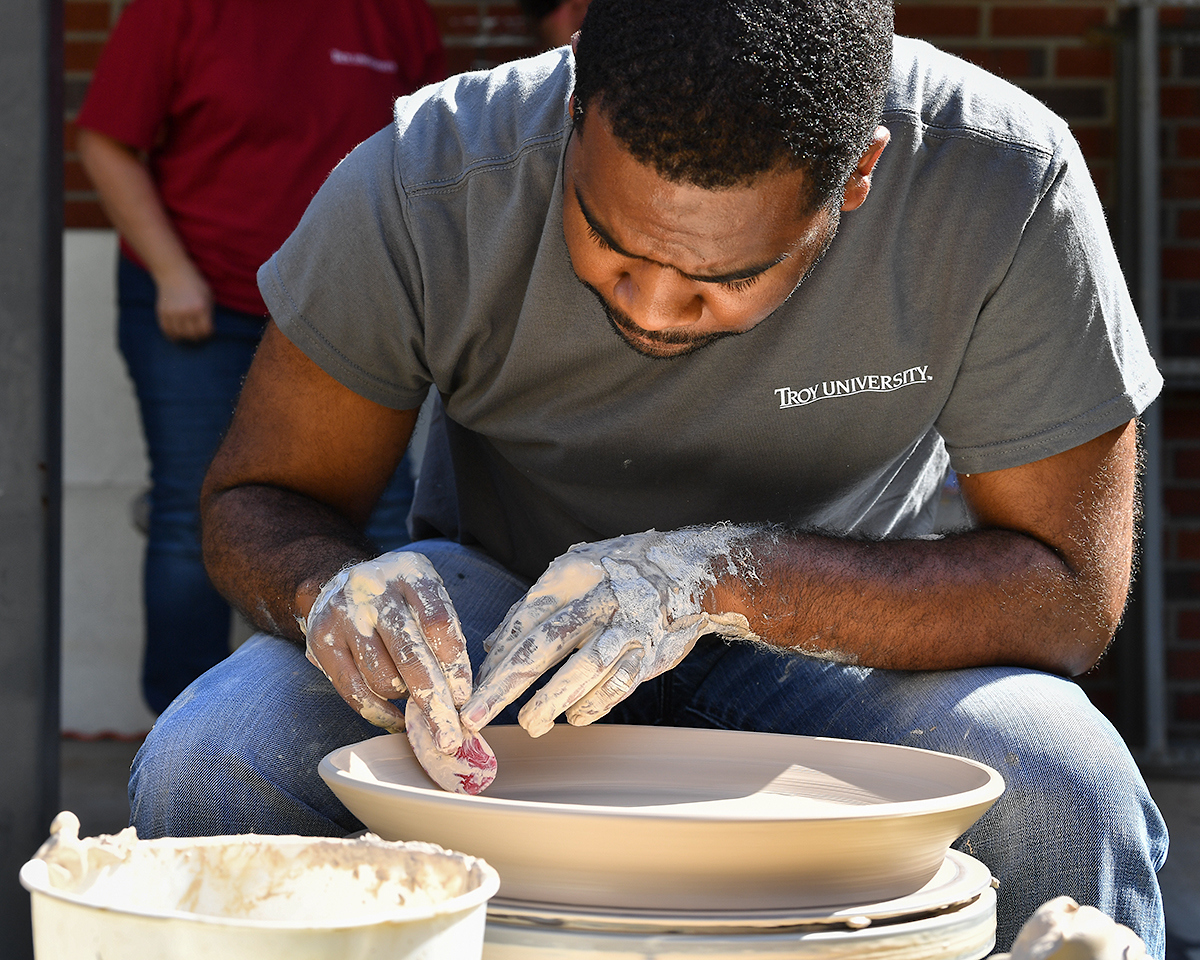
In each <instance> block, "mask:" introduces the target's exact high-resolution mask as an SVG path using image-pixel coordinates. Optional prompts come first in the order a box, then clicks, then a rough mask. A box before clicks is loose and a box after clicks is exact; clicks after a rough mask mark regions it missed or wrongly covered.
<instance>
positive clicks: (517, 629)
mask: <svg viewBox="0 0 1200 960" xmlns="http://www.w3.org/2000/svg"><path fill="white" fill-rule="evenodd" d="M604 578H605V572H604V568H603V567H601V566H600V564H599V563H596V562H594V561H592V560H587V559H580V558H576V557H567V558H559V559H558V560H556V561H555V562H554V563H552V564H551V565H550V567H549V569H547V570H546V572H545V573H544V574H542V576H541V577H539V578H538V581H537V582H536V583H535V584H534V585H533V586H532V587H530V588H529V592H528V593H526V594H525V596H524V597H522V598H521V599H520V600H518V601H517V602H516V603H514V604H513V605H512V607H511V608H510V609H509V611H508V614H507V615H506V616H505V618H504V620H503V622H502V623H501V624H500V626H498V627H497V628H496V629H495V630H493V631H492V633H491V635H490V636H489V637H488V638H487V639H486V640H485V641H484V642H483V647H484V649H485V650H487V651H488V658H487V660H485V661H484V664H483V667H482V669H481V671H480V682H481V683H482V682H483V681H484V680H486V679H487V673H486V671H487V670H488V668H489V665H490V664H496V663H501V662H504V661H505V660H506V659H507V658H508V656H509V654H510V653H511V651H512V650H513V649H514V648H515V647H516V646H518V645H519V644H520V643H521V641H522V640H523V639H524V638H525V637H526V636H527V635H528V634H529V633H530V631H532V630H533V629H535V628H536V627H538V626H539V625H540V624H542V623H545V622H546V621H547V620H549V619H550V618H551V617H553V616H554V615H555V613H556V612H557V611H558V610H561V609H563V608H564V607H567V606H569V605H570V604H571V603H572V602H573V601H575V600H576V599H578V598H580V597H583V596H585V595H586V594H588V593H589V592H591V591H592V590H593V589H594V588H595V587H596V586H597V584H599V583H601V582H602V581H603V580H604Z"/></svg>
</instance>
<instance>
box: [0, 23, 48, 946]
mask: <svg viewBox="0 0 1200 960" xmlns="http://www.w3.org/2000/svg"><path fill="white" fill-rule="evenodd" d="M62 29H63V16H62V0H0V930H2V931H4V940H3V947H0V953H3V955H4V956H6V957H12V958H14V960H17V958H22V960H23V958H27V957H28V958H31V957H32V956H33V939H32V936H31V925H30V915H29V895H28V894H27V893H26V892H25V891H24V890H23V889H22V888H21V886H20V884H19V883H18V881H17V873H18V871H19V869H20V866H21V864H22V863H24V862H25V861H26V860H27V859H29V856H30V855H31V854H32V853H33V851H34V850H35V849H36V848H37V846H38V844H39V843H40V842H41V841H42V840H43V839H44V838H45V837H46V835H47V830H48V827H49V822H50V818H51V817H52V816H53V815H54V813H55V812H57V811H56V809H55V808H56V807H57V804H58V736H59V734H58V724H59V579H60V577H59V567H60V560H61V557H60V552H61V548H60V543H61V537H60V529H61V525H60V508H61V449H62V437H61V430H62V427H61V424H62V417H61V407H62V404H61V395H62V390H61V380H62V374H61V370H62V361H61V358H62V222H63V221H62V130H63V94H62V87H63V80H62V77H63V61H62V56H63V55H62V50H63V35H62Z"/></svg>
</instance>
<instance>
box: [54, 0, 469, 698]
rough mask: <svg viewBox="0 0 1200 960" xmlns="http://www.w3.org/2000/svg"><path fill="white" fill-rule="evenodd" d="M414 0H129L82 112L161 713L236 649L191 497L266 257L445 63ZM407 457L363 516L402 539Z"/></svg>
mask: <svg viewBox="0 0 1200 960" xmlns="http://www.w3.org/2000/svg"><path fill="white" fill-rule="evenodd" d="M445 74H446V62H445V54H444V51H443V49H442V45H441V41H440V38H439V36H438V33H437V27H436V23H435V21H434V18H433V14H432V12H431V11H430V9H429V8H428V6H427V5H426V4H425V3H424V2H423V0H353V2H344V3H335V4H330V3H327V2H324V0H255V2H254V3H241V2H235V0H133V2H132V3H131V4H130V5H129V6H128V7H127V8H126V9H125V11H124V13H123V14H122V16H121V19H120V21H119V22H118V23H117V26H116V28H115V29H114V31H113V34H112V36H111V38H110V40H109V43H108V45H107V46H106V48H105V50H104V53H103V55H102V57H101V60H100V63H99V65H98V66H97V69H96V73H95V76H94V79H93V81H92V85H91V87H90V89H89V91H88V95H87V98H86V101H85V103H84V106H83V109H82V111H81V113H80V115H79V118H78V121H77V123H78V126H79V151H80V156H81V159H82V161H83V164H84V167H85V169H86V170H87V173H88V175H89V176H90V177H91V179H92V181H93V182H94V184H95V186H96V189H97V191H98V192H99V194H100V199H101V202H102V203H103V205H104V208H105V210H106V212H107V213H108V215H109V218H110V219H111V220H112V222H113V224H114V225H115V227H116V228H117V231H118V232H119V234H120V237H121V255H120V258H119V263H118V277H117V290H118V306H119V310H118V331H119V343H120V347H121V352H122V354H123V355H124V357H125V361H126V364H127V366H128V368H129V372H130V375H131V377H132V378H133V381H134V385H135V388H136V390H137V396H138V402H139V408H140V411H141V415H142V424H143V429H144V432H145V436H146V441H147V446H148V450H149V456H150V465H151V483H152V486H151V491H150V519H149V542H148V545H147V551H146V562H145V570H144V587H145V600H146V650H145V656H144V660H143V668H142V689H143V695H144V697H145V699H146V702H147V704H148V705H149V706H150V708H151V709H152V710H154V711H155V712H156V713H158V712H162V710H164V709H165V708H166V707H167V705H168V704H169V703H170V702H171V701H172V700H173V699H174V698H175V696H176V695H177V694H178V693H179V692H180V691H181V690H183V689H184V687H186V686H187V684H188V683H190V682H191V680H193V679H194V678H195V677H197V676H199V675H200V674H201V673H202V672H204V671H205V670H207V669H208V668H209V667H210V666H212V665H213V664H215V663H216V662H218V661H219V660H221V659H222V658H223V657H224V656H225V655H226V654H227V653H228V637H229V608H228V606H227V605H226V604H225V601H224V600H223V599H222V598H221V597H220V595H219V594H218V593H217V592H216V591H215V590H214V589H213V587H212V585H211V584H210V583H209V581H208V577H207V575H206V573H205V571H204V566H203V561H202V558H201V552H200V538H199V514H198V511H197V501H198V498H199V492H200V485H201V482H202V481H203V477H204V471H205V469H206V468H207V466H208V462H209V460H210V459H211V458H212V454H213V452H214V451H215V449H216V446H217V443H218V442H219V440H220V438H221V436H222V435H223V433H224V431H225V429H226V427H227V426H228V423H229V418H230V415H231V413H232V410H233V405H234V402H235V400H236V397H237V393H238V390H239V389H240V385H241V381H242V379H243V377H244V376H245V372H246V369H247V368H248V366H249V363H250V359H251V357H252V356H253V353H254V350H255V348H256V346H257V343H258V339H259V337H260V335H261V333H262V329H263V325H264V322H265V318H266V312H267V311H266V307H265V305H264V304H263V301H262V298H261V297H260V296H259V293H258V286H257V283H256V281H255V275H256V273H257V270H258V267H259V266H260V265H261V264H262V263H263V262H264V261H265V260H266V259H267V258H268V257H269V256H270V255H271V254H272V253H273V252H274V251H275V250H276V248H277V247H278V246H279V245H280V244H281V243H282V242H283V240H284V239H285V238H286V237H287V236H288V234H289V233H290V232H291V231H292V229H293V228H294V227H295V226H296V224H297V223H298V222H299V220H300V217H301V215H302V214H303V212H304V209H305V208H306V207H307V205H308V202H309V200H311V199H312V197H313V195H314V194H315V193H316V191H317V188H318V187H319V186H320V185H321V183H322V182H323V181H324V179H325V177H326V176H327V175H328V173H329V171H330V170H331V169H332V168H333V167H334V166H335V165H336V164H337V163H338V161H339V160H341V158H342V157H343V156H345V154H346V153H348V152H349V151H350V149H351V148H352V147H354V146H355V145H356V144H357V143H359V142H360V141H362V140H364V139H366V138H367V137H368V136H370V135H371V134H373V133H375V132H376V131H378V130H379V129H380V128H382V127H384V126H385V125H387V123H388V122H389V120H390V118H391V112H392V105H393V102H394V100H395V99H396V98H397V97H399V96H403V95H405V94H407V93H411V92H412V91H414V90H416V89H418V88H420V87H421V86H424V85H425V84H428V83H432V82H436V81H438V80H441V79H443V78H444V77H445ZM411 498H412V480H411V473H410V471H409V467H408V464H407V463H404V464H401V468H400V470H399V471H398V472H397V475H396V477H395V479H394V480H393V482H392V484H391V486H390V487H389V489H388V490H387V491H386V492H385V494H384V496H383V497H382V498H381V501H380V506H379V508H378V509H377V511H376V514H375V517H374V518H373V522H372V525H371V527H370V528H369V532H370V533H371V534H372V535H373V536H374V539H375V540H376V542H377V543H378V544H379V545H380V546H383V547H387V548H389V549H390V548H391V546H390V545H393V544H394V545H400V544H402V543H403V542H405V541H406V540H407V533H406V532H405V529H404V524H405V521H406V517H407V512H408V506H409V503H410V502H411Z"/></svg>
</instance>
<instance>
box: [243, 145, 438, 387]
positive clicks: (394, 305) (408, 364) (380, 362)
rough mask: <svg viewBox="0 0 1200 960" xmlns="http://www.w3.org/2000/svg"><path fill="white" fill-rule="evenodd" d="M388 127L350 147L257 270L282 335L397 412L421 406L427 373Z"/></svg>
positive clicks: (412, 255) (417, 288)
mask: <svg viewBox="0 0 1200 960" xmlns="http://www.w3.org/2000/svg"><path fill="white" fill-rule="evenodd" d="M395 135H396V134H395V130H394V128H390V127H389V128H386V129H384V130H382V131H380V132H379V133H377V134H376V135H375V136H373V137H371V138H370V139H368V140H366V141H365V142H363V143H362V144H360V145H359V146H358V147H356V148H355V149H354V150H353V151H352V152H351V153H350V155H349V156H347V157H346V159H345V160H343V161H342V162H341V163H340V164H338V166H337V167H335V168H334V170H333V172H332V173H331V174H330V175H329V178H328V179H327V180H326V181H325V183H324V185H323V186H322V187H321V189H320V190H319V191H318V192H317V195H316V197H315V198H313V201H312V203H311V204H309V207H308V209H307V211H306V212H305V214H304V216H303V218H302V219H301V221H300V224H299V225H298V226H297V227H296V229H295V231H294V232H293V233H292V234H291V236H290V237H289V238H288V239H287V241H285V242H284V244H283V246H282V247H280V249H279V250H278V251H276V253H275V254H274V255H273V256H272V257H271V259H270V260H268V261H267V262H266V263H265V264H263V266H262V267H261V268H260V269H259V271H258V286H259V290H260V292H261V293H262V295H263V299H264V300H265V301H266V304H267V308H268V310H269V311H270V313H271V317H272V319H273V320H274V321H275V323H276V325H277V326H278V327H279V329H280V330H281V331H282V332H283V333H284V335H285V336H287V337H288V339H290V340H291V341H292V342H293V343H295V344H296V346H297V347H299V348H300V350H302V351H303V352H304V353H305V354H306V355H307V356H308V357H309V358H310V359H311V360H312V361H313V362H314V363H316V364H317V365H318V366H319V367H321V369H322V370H324V371H325V372H326V373H328V374H329V375H330V376H331V377H333V378H334V379H335V380H337V381H339V382H340V383H342V384H344V385H345V386H347V387H349V388H350V389H351V390H353V391H355V392H356V393H358V394H360V395H362V396H364V397H366V398H367V399H369V400H373V401H374V402H376V403H379V404H382V405H383V406H387V407H391V408H393V409H398V410H405V409H412V408H414V407H418V406H420V405H421V402H422V400H423V399H424V397H425V394H426V392H427V389H428V386H429V383H430V380H431V378H430V376H429V373H428V369H427V365H426V362H425V357H424V346H423V333H422V323H421V316H422V310H421V301H422V289H423V284H422V280H421V270H420V263H419V261H418V257H417V255H416V252H415V249H414V246H413V243H412V240H411V237H410V234H409V232H408V227H407V222H406V217H405V210H404V204H403V201H402V197H401V195H400V194H399V193H398V191H397V188H396V181H395V177H394V176H393V162H394V148H393V144H394V140H395Z"/></svg>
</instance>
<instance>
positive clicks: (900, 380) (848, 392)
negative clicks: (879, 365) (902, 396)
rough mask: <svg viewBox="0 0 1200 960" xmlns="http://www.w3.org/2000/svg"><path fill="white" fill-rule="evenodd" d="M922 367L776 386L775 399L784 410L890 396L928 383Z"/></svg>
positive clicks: (931, 378) (929, 379)
mask: <svg viewBox="0 0 1200 960" xmlns="http://www.w3.org/2000/svg"><path fill="white" fill-rule="evenodd" d="M928 370H929V367H928V365H926V366H924V367H909V368H908V369H907V370H901V371H900V372H899V373H872V374H867V375H866V376H863V377H850V378H849V379H847V380H825V381H824V382H822V383H814V384H813V385H812V386H811V387H798V388H797V387H778V388H776V390H775V395H776V396H777V397H779V409H780V410H785V409H787V408H788V407H803V406H807V405H808V404H810V403H816V402H817V401H818V400H828V399H830V398H831V397H851V396H854V394H856V393H891V392H892V391H893V390H899V389H900V388H901V387H909V386H912V385H913V384H914V383H929V382H930V381H931V380H933V376H932V375H931V374H929V373H927V371H928Z"/></svg>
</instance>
